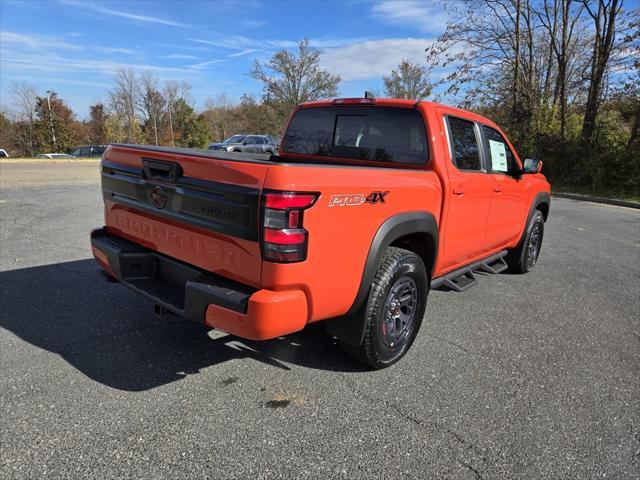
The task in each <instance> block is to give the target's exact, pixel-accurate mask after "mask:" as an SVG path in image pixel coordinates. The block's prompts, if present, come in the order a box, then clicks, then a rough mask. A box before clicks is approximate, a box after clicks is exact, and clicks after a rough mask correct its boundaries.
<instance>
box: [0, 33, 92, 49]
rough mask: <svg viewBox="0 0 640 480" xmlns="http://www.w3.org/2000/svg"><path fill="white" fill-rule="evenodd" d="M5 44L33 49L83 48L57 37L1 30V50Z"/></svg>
mask: <svg viewBox="0 0 640 480" xmlns="http://www.w3.org/2000/svg"><path fill="white" fill-rule="evenodd" d="M7 44H17V45H26V46H27V47H30V48H35V49H41V48H54V49H63V50H82V48H83V47H81V46H80V45H75V44H72V43H68V42H65V41H64V40H61V39H60V38H59V37H52V36H49V35H33V34H29V35H25V34H22V33H15V32H7V31H1V32H0V45H2V46H3V50H4V49H5V48H6V47H4V45H7Z"/></svg>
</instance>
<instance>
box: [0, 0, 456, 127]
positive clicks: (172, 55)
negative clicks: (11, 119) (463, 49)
mask: <svg viewBox="0 0 640 480" xmlns="http://www.w3.org/2000/svg"><path fill="white" fill-rule="evenodd" d="M445 22H446V16H445V15H444V13H443V11H442V7H441V3H439V2H428V1H424V0H422V1H419V0H379V1H375V0H371V1H357V0H352V1H349V0H345V1H337V0H324V1H295V0H289V1H287V0H263V1H253V0H245V1H242V2H233V1H222V0H221V1H188V0H186V1H170V0H162V1H151V0H147V1H126V2H123V1H98V0H95V1H93V0H86V1H83V0H60V1H49V2H48V1H28V0H0V105H2V106H3V107H5V108H8V109H11V99H10V96H9V90H10V86H11V84H12V83H13V82H14V81H25V80H26V81H29V82H31V83H32V84H34V85H35V86H36V88H37V89H38V90H39V91H40V92H41V93H43V92H44V91H46V90H55V91H56V92H58V93H59V94H60V96H61V97H62V98H63V99H65V101H67V103H68V104H69V105H70V106H71V107H72V108H73V109H74V111H76V113H77V115H78V117H79V118H85V117H86V116H87V113H88V108H89V105H91V104H92V103H95V102H96V101H100V100H102V101H104V100H105V99H106V91H107V90H108V89H109V88H110V87H111V83H112V79H113V76H114V74H115V72H116V71H117V70H118V69H119V68H122V67H124V68H133V69H134V70H136V71H139V72H144V71H150V72H152V73H153V74H154V75H155V76H156V77H158V78H159V79H161V80H165V79H173V80H186V81H188V82H189V83H190V84H191V85H192V96H193V100H194V101H195V103H196V105H197V107H199V108H202V106H203V105H204V102H205V100H206V98H207V97H215V96H216V95H218V94H220V93H226V94H228V95H229V97H230V98H231V99H232V100H234V101H237V100H238V99H239V98H240V96H241V95H242V94H243V93H254V94H258V93H259V92H260V84H259V83H258V82H256V81H254V80H253V79H251V78H250V77H248V76H247V72H248V71H249V70H250V69H251V66H252V64H253V61H254V59H256V58H258V59H261V60H266V59H268V58H269V57H270V56H271V55H272V54H273V53H274V52H275V51H277V50H279V49H281V48H289V47H292V46H295V42H296V41H297V40H299V39H302V38H305V37H306V38H309V39H310V41H311V43H312V44H313V45H314V46H316V47H318V48H321V49H322V50H323V55H322V57H321V64H322V66H323V67H324V68H326V69H328V70H330V71H331V72H332V73H336V74H339V75H340V76H341V77H342V78H343V82H342V83H341V85H340V94H341V95H342V96H361V95H362V93H363V92H364V90H365V89H367V88H369V89H372V88H377V89H380V90H381V86H382V80H381V77H382V75H383V74H385V73H388V72H389V71H390V70H391V68H393V67H394V66H395V65H397V64H398V63H399V62H400V60H401V59H402V58H403V57H404V58H409V59H411V60H413V61H418V62H424V61H425V60H424V49H425V47H427V46H428V45H429V43H430V42H431V41H432V40H433V39H434V38H435V37H437V36H438V35H439V34H440V33H442V31H443V29H444V24H445Z"/></svg>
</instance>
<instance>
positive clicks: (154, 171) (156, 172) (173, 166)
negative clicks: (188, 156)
mask: <svg viewBox="0 0 640 480" xmlns="http://www.w3.org/2000/svg"><path fill="white" fill-rule="evenodd" d="M142 163H143V164H144V176H145V178H147V179H148V180H160V181H163V182H177V181H178V178H180V177H181V176H182V168H180V165H178V164H177V163H173V162H161V161H160V160H150V159H148V158H143V159H142Z"/></svg>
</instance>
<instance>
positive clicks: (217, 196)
mask: <svg viewBox="0 0 640 480" xmlns="http://www.w3.org/2000/svg"><path fill="white" fill-rule="evenodd" d="M345 102H346V103H344V102H343V103H340V104H336V103H335V102H332V101H320V102H311V103H308V104H303V105H301V106H300V107H299V108H298V109H297V110H296V111H295V112H294V113H293V114H292V117H291V118H292V119H293V118H294V117H295V115H296V114H297V113H298V112H302V111H303V110H304V111H307V112H308V109H314V108H319V109H322V108H332V109H336V108H337V109H344V110H340V111H346V112H348V111H349V108H351V107H352V106H353V107H357V108H358V109H360V112H362V111H364V110H366V109H376V108H380V107H384V108H387V109H389V108H394V109H402V110H404V111H405V112H406V111H408V110H411V111H414V112H418V114H419V117H420V118H421V120H422V121H423V122H424V126H425V128H424V132H418V133H419V134H420V135H422V137H420V138H424V142H426V144H425V148H426V149H427V150H428V154H427V152H425V148H423V149H422V150H420V151H421V152H423V153H424V155H425V158H427V161H426V163H424V164H417V163H413V164H411V163H392V162H390V161H374V160H371V159H363V158H360V157H358V158H342V157H328V156H320V155H307V154H301V153H288V152H287V151H284V150H285V149H284V148H283V147H284V145H281V146H280V154H279V157H274V158H275V160H273V159H272V161H270V160H267V159H266V158H265V157H259V156H251V155H247V154H243V155H239V156H234V154H227V153H224V154H223V153H219V152H203V151H198V150H187V149H168V148H158V147H146V146H129V145H114V146H110V147H109V148H108V149H107V151H106V152H105V154H104V156H103V173H102V179H103V191H104V195H105V226H106V228H105V231H106V234H108V235H109V236H111V237H113V238H115V239H116V240H114V242H115V243H114V244H113V245H115V246H114V247H113V249H116V250H117V248H119V247H117V239H123V240H124V241H126V242H130V243H127V245H129V247H126V248H124V247H123V250H122V251H118V252H116V253H114V251H107V250H109V248H111V247H109V248H106V247H104V249H105V250H104V251H101V250H100V249H99V248H96V247H94V248H93V253H94V255H95V257H96V259H97V261H98V262H99V264H100V265H101V266H102V267H103V268H104V269H105V270H106V271H107V273H109V274H110V275H112V276H114V277H116V278H119V279H120V280H121V281H123V283H125V284H126V281H124V280H123V278H124V277H125V276H126V275H131V272H129V271H128V270H127V268H129V269H130V266H129V267H127V266H123V265H125V263H126V262H125V260H126V258H125V257H126V254H127V248H132V247H131V245H133V246H135V247H136V248H138V247H139V248H141V249H144V252H151V253H153V254H159V255H162V256H165V257H167V258H168V259H170V260H171V261H178V262H181V263H180V264H181V265H183V267H184V269H185V270H180V268H182V267H175V268H177V269H178V270H180V271H181V272H182V273H180V274H179V275H178V274H176V281H175V282H173V277H171V278H169V283H170V284H171V285H170V287H171V288H177V289H178V290H179V287H180V285H187V286H188V285H189V282H193V281H195V280H194V279H196V280H197V279H198V278H199V276H197V275H196V274H195V273H193V272H201V275H202V278H205V277H206V278H207V280H206V282H214V283H215V281H220V279H224V282H226V281H230V282H232V283H231V287H230V286H229V285H228V284H227V283H224V282H222V283H223V284H224V285H223V286H222V287H221V288H222V290H221V291H223V292H227V294H228V296H229V298H232V300H233V301H234V302H236V303H235V304H233V303H232V304H231V306H230V305H228V304H227V305H226V306H225V304H224V301H221V302H222V303H215V302H211V303H208V304H206V305H205V309H204V311H205V313H204V318H200V319H197V320H198V321H204V322H205V323H206V324H207V325H209V326H210V327H213V328H218V329H220V330H223V331H226V332H229V333H232V334H234V335H237V336H240V337H244V338H249V339H253V340H263V339H268V338H274V337H277V336H280V335H285V334H288V333H292V332H295V331H299V330H301V329H303V328H304V327H305V325H307V324H308V323H310V322H315V321H319V320H325V319H331V318H335V317H340V316H342V315H344V314H347V313H348V312H350V311H352V308H353V306H354V304H355V302H356V299H357V297H358V294H359V292H361V290H362V288H363V286H364V288H368V286H367V285H364V283H363V278H364V275H365V272H366V268H367V264H368V263H371V258H370V255H371V253H370V251H373V248H374V246H373V242H374V238H376V235H377V234H378V232H379V231H381V229H382V227H383V225H385V222H388V221H392V220H393V219H394V218H397V217H398V216H402V215H411V214H420V215H427V216H430V217H431V218H433V219H434V222H435V233H434V235H435V238H434V245H435V247H434V248H435V249H436V251H435V252H433V253H434V256H433V258H434V261H435V263H434V264H433V265H431V270H430V272H429V274H430V275H431V277H432V278H437V277H440V276H443V275H445V274H447V273H448V272H451V271H453V270H456V269H458V268H460V267H462V266H465V265H468V264H470V263H473V262H475V261H477V260H479V259H482V258H485V257H487V256H489V255H492V254H494V253H497V252H501V251H503V250H507V249H510V248H514V247H515V246H516V245H518V243H519V241H520V239H521V236H522V232H523V231H524V229H525V226H526V222H527V218H528V215H529V212H530V209H531V206H532V205H533V202H534V201H535V199H536V198H537V196H539V195H540V194H544V195H547V196H548V193H549V192H550V186H549V184H548V182H547V181H546V179H545V178H544V176H543V175H542V174H540V173H538V174H526V175H524V174H516V175H514V174H507V173H500V172H496V171H494V169H493V167H490V168H489V167H488V165H490V163H489V149H488V146H487V145H488V142H487V141H486V139H485V137H484V136H483V134H482V133H481V129H482V128H484V127H483V126H486V127H490V128H491V129H494V130H496V131H497V132H499V133H500V135H502V137H503V138H504V139H505V142H504V144H505V148H506V149H507V150H510V151H511V152H513V156H514V159H515V160H514V162H515V166H516V167H517V169H519V170H521V169H522V161H521V160H520V158H519V157H518V155H517V153H516V152H515V149H513V146H512V145H511V143H509V141H508V139H506V136H504V134H503V133H502V131H501V130H500V129H499V127H498V126H497V125H495V123H493V122H491V121H490V120H488V119H486V118H484V117H481V116H479V115H476V114H474V113H471V112H468V111H464V110H460V109H457V108H452V107H447V106H444V105H440V104H435V103H430V102H413V101H408V100H393V99H376V100H375V101H373V100H367V101H366V102H362V103H358V102H360V100H359V99H348V100H346V101H345ZM352 103H353V105H352ZM412 115H413V114H412ZM451 117H455V118H457V119H462V120H467V121H468V122H472V123H473V124H474V125H475V126H474V129H475V130H474V131H475V132H476V133H475V135H476V137H477V142H478V151H479V152H480V153H479V154H478V155H479V158H481V159H482V165H483V168H482V169H481V170H477V171H469V170H460V169H458V167H457V166H456V161H455V158H454V157H455V155H454V152H453V151H452V150H453V149H454V148H455V147H454V141H453V140H452V138H451V136H452V133H451V130H450V129H449V123H448V122H449V120H448V119H449V118H451ZM336 118H338V114H337V113H336ZM291 122H292V120H290V122H289V126H288V127H287V129H289V127H290V126H291ZM336 124H337V122H336ZM335 128H336V129H337V127H335ZM287 131H288V130H287ZM287 131H285V134H284V135H283V138H286V135H287ZM359 141H360V140H358V142H359ZM333 142H336V140H335V138H334V140H333ZM335 145H337V143H336V144H335ZM357 145H358V144H357V143H356V146H357ZM427 155H428V156H427ZM367 158H369V157H367ZM165 167H166V168H167V169H168V170H166V171H165V170H163V169H165ZM266 192H271V193H272V194H273V192H276V194H277V192H299V193H304V192H307V193H312V194H313V195H315V200H314V202H313V204H312V205H311V206H309V207H308V208H305V209H303V210H300V211H299V212H297V213H296V216H295V217H286V219H287V220H286V221H287V222H293V223H296V222H299V224H295V225H289V226H288V227H282V228H283V229H284V230H282V232H284V233H287V230H286V228H289V229H291V231H292V232H294V233H295V235H297V237H295V238H299V237H300V236H301V235H302V237H301V238H304V239H305V244H304V259H303V260H301V261H292V262H291V263H278V262H276V261H272V259H268V257H267V258H265V251H266V250H265V249H266V248H267V246H266V245H265V241H264V232H265V230H266V229H267V228H269V229H272V228H274V227H268V225H267V223H266V222H268V221H269V222H271V221H273V222H281V221H283V220H282V219H281V218H280V217H278V215H285V214H284V213H282V212H280V213H278V211H275V213H274V212H273V211H271V213H270V214H269V215H271V216H273V219H272V218H271V217H270V219H269V220H267V218H266V217H267V213H266V212H267V210H268V208H267V207H266V206H265V205H266V204H265V201H266V200H265V198H266V197H265V193H266ZM365 198H367V199H371V201H365ZM547 201H548V200H547ZM276 210H277V209H276ZM547 211H548V205H547ZM287 215H288V213H287ZM283 218H284V217H283ZM269 233H271V231H269ZM284 233H283V235H284ZM409 233H411V232H409ZM421 233H424V232H421ZM276 238H280V237H277V236H276ZM396 240H397V241H400V240H402V239H396ZM287 246H288V245H287V244H286V243H285V244H283V245H280V247H283V248H284V247H287ZM422 247H424V246H422ZM422 247H420V248H422ZM420 248H418V250H420ZM424 248H426V247H424ZM285 250H286V249H285ZM423 253H424V254H426V256H425V257H424V258H425V259H426V257H428V253H429V252H426V251H425V252H423ZM123 255H124V256H123ZM163 258H164V257H163ZM425 263H426V261H425ZM145 265H146V264H145ZM145 265H143V264H140V268H143V267H144V268H147V267H145ZM164 268H169V267H164ZM171 268H173V267H171ZM125 270H127V271H126V272H125ZM152 271H153V270H152ZM185 272H190V273H185ZM147 273H148V272H147ZM161 274H162V275H169V276H171V275H170V273H167V272H160V273H157V272H156V273H155V275H159V276H162V275H161ZM210 275H211V276H212V277H211V278H210V277H209V276H210ZM178 277H179V278H178ZM158 278H160V277H158ZM216 279H217V280H216ZM164 280H165V281H166V280H167V279H166V278H165V279H164ZM198 281H200V280H198ZM172 282H173V283H172ZM206 282H205V283H204V286H202V285H200V286H199V287H198V288H201V291H204V292H208V291H209V290H207V289H210V290H211V291H212V292H213V291H214V290H215V292H214V294H215V295H218V296H219V297H218V298H222V299H223V300H224V299H225V298H226V297H225V295H227V294H220V293H219V292H220V291H219V290H216V288H217V287H209V286H208V285H209V284H208V283H206ZM178 283H179V284H180V285H178V287H176V285H177V284H178ZM137 285H140V284H139V283H138V284H137ZM136 288H138V287H136ZM154 288H155V287H154ZM156 290H158V289H156ZM156 290H154V291H156ZM158 291H160V290H158ZM150 292H151V290H150ZM212 295H213V294H212ZM220 295H222V297H220ZM148 296H151V297H153V295H151V294H149V295H148ZM212 298H213V297H212ZM183 300H184V301H185V302H186V299H183ZM159 302H160V300H159ZM178 304H179V306H177V307H176V310H177V311H182V310H180V308H183V307H184V311H186V310H187V309H188V306H187V305H186V304H185V305H184V306H180V305H182V304H180V302H178ZM234 305H235V306H234ZM200 316H202V314H201V315H200Z"/></svg>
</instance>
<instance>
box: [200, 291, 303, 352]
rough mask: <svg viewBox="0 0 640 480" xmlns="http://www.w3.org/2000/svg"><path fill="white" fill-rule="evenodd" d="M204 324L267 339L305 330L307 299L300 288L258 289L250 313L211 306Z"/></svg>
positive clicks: (250, 336) (249, 337) (258, 338)
mask: <svg viewBox="0 0 640 480" xmlns="http://www.w3.org/2000/svg"><path fill="white" fill-rule="evenodd" d="M205 323H206V324H207V325H208V326H210V327H212V328H217V329H219V330H222V331H223V332H227V333H231V334H232V335H236V336H238V337H242V338H248V339H250V340H268V339H270V338H276V337H280V336H282V335H287V334H289V333H293V332H298V331H300V330H302V329H303V328H304V327H305V325H306V324H307V299H306V297H305V295H304V293H303V292H301V291H300V290H287V291H281V292H274V291H269V290H258V291H257V292H256V293H254V294H253V295H252V296H251V298H250V299H249V306H248V308H247V313H246V314H242V313H238V312H234V311H233V310H229V309H226V308H224V307H220V306H218V305H209V307H208V308H207V313H206V317H205Z"/></svg>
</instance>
